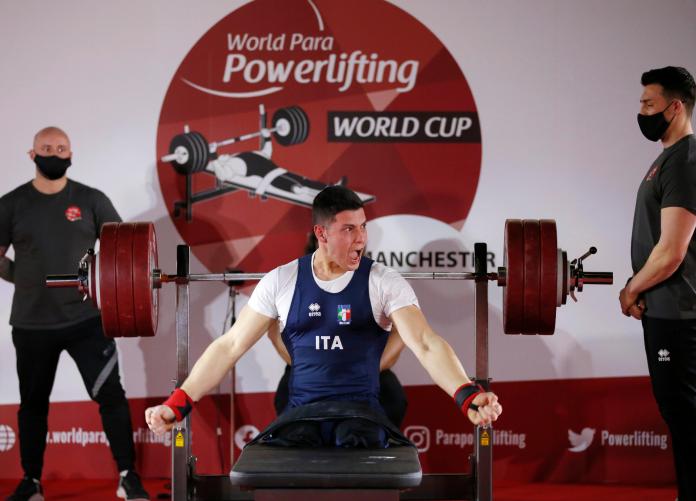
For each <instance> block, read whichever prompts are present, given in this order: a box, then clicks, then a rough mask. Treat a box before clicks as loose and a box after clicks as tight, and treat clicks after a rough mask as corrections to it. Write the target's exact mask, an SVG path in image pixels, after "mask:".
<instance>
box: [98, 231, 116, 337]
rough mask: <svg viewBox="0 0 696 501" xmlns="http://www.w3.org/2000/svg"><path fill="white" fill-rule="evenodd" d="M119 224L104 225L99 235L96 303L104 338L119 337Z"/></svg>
mask: <svg viewBox="0 0 696 501" xmlns="http://www.w3.org/2000/svg"><path fill="white" fill-rule="evenodd" d="M118 225H119V223H106V224H104V225H103V226H102V229H101V233H100V235H99V256H98V258H99V259H98V261H97V263H98V265H97V270H96V275H97V276H98V277H99V289H97V302H98V303H99V309H100V310H101V318H102V327H103V328H104V335H105V336H106V337H119V336H120V335H121V334H120V332H119V326H118V306H117V299H116V245H117V232H118Z"/></svg>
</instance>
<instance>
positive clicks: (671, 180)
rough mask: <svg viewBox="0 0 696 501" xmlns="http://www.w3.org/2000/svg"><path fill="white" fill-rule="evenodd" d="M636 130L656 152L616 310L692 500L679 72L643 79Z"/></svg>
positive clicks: (686, 116)
mask: <svg viewBox="0 0 696 501" xmlns="http://www.w3.org/2000/svg"><path fill="white" fill-rule="evenodd" d="M641 83H642V84H643V86H644V90H643V94H642V96H641V98H640V103H641V109H640V114H639V115H638V125H639V127H640V130H641V131H642V133H643V135H644V136H645V137H646V138H647V139H649V140H651V141H661V142H662V146H663V148H664V149H663V151H662V152H661V153H660V155H659V156H658V157H657V159H656V160H655V161H654V162H653V163H652V164H651V166H650V168H649V169H648V171H647V173H646V174H645V176H644V177H643V180H642V182H641V184H640V187H639V189H638V196H637V199H636V208H635V214H634V218H633V235H632V237H631V261H632V265H633V273H634V274H633V276H632V277H631V279H630V280H629V282H628V283H627V284H626V287H624V289H623V290H622V291H621V293H620V295H619V301H620V303H621V311H622V312H623V313H624V315H627V316H632V317H634V318H636V319H639V320H641V321H642V324H643V335H644V341H645V353H646V355H647V359H648V369H649V372H650V378H651V381H652V388H653V394H654V396H655V399H656V400H657V404H658V407H659V409H660V413H661V414H662V417H663V419H664V420H665V422H666V423H667V426H668V427H669V430H670V433H671V435H672V450H673V453H674V462H675V468H676V474H677V483H678V486H679V501H696V476H695V475H694V474H695V473H696V238H694V229H696V138H695V137H694V134H693V129H692V126H691V117H692V113H693V109H694V99H695V98H696V84H695V83H694V79H693V77H692V76H691V75H690V74H689V72H688V71H686V70H685V69H684V68H677V67H673V66H668V67H666V68H660V69H656V70H650V71H648V72H646V73H644V74H643V76H642V78H641Z"/></svg>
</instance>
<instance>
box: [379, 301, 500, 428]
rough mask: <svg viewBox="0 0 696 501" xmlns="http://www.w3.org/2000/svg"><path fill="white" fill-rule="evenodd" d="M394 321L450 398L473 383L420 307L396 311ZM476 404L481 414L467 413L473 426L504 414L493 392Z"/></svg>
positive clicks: (426, 368)
mask: <svg viewBox="0 0 696 501" xmlns="http://www.w3.org/2000/svg"><path fill="white" fill-rule="evenodd" d="M391 320H392V322H393V323H394V325H396V328H397V330H398V331H399V333H400V334H401V339H403V341H404V343H406V346H408V347H409V348H410V349H411V350H412V351H413V353H414V354H415V355H416V357H417V358H418V361H419V362H420V363H421V365H422V366H423V367H424V368H425V370H426V371H428V374H430V377H431V378H432V379H433V381H434V382H435V384H437V385H438V386H439V387H440V388H442V389H443V390H444V391H445V392H447V394H448V395H451V396H454V394H455V392H457V390H458V389H460V388H461V387H462V385H466V384H468V383H470V382H471V380H470V379H469V377H468V376H467V375H466V372H465V371H464V367H462V364H461V362H460V361H459V359H458V358H457V355H456V354H455V353H454V350H453V349H452V347H451V346H450V345H449V343H448V342H447V341H445V340H444V339H443V338H442V337H440V336H439V335H437V334H436V333H435V331H433V329H432V328H431V327H430V325H429V324H428V322H427V320H426V319H425V316H424V315H423V313H422V312H421V310H420V309H419V308H418V307H417V306H414V305H411V306H406V307H403V308H400V309H398V310H396V311H394V312H393V313H392V314H391ZM473 403H474V404H475V405H477V406H479V409H478V411H474V410H472V409H465V411H466V414H467V417H468V418H469V419H470V420H471V422H472V423H474V424H488V423H490V422H491V421H495V420H496V419H497V418H498V416H499V415H500V413H501V412H502V407H501V406H500V404H499V403H498V397H497V396H496V395H495V394H493V393H490V392H488V393H480V394H478V395H477V396H476V397H475V398H474V400H473Z"/></svg>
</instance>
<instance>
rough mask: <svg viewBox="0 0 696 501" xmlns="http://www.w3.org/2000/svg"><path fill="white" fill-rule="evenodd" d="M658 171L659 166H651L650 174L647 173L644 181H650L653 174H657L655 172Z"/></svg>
mask: <svg viewBox="0 0 696 501" xmlns="http://www.w3.org/2000/svg"><path fill="white" fill-rule="evenodd" d="M659 169H660V164H655V165H653V167H652V169H650V172H648V175H647V176H645V180H646V181H652V178H654V177H655V174H657V171H658V170H659Z"/></svg>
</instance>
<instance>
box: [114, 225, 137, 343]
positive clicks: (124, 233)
mask: <svg viewBox="0 0 696 501" xmlns="http://www.w3.org/2000/svg"><path fill="white" fill-rule="evenodd" d="M133 228H134V225H133V224H132V223H121V224H120V225H119V227H118V233H117V235H116V300H117V301H118V328H119V331H120V335H121V336H123V337H133V336H136V335H137V334H136V332H135V308H134V307H133Z"/></svg>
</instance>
